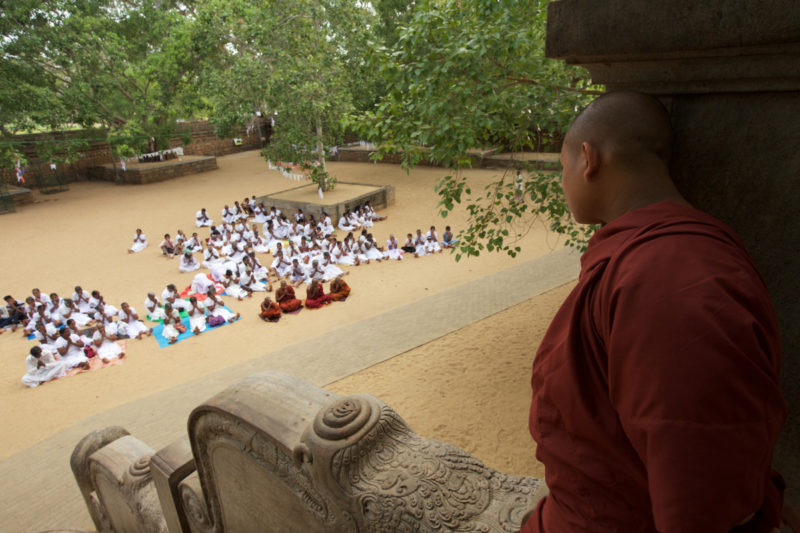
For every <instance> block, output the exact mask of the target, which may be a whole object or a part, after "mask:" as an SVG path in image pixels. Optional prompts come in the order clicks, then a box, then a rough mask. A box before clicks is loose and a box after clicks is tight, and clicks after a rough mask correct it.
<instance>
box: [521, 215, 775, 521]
mask: <svg viewBox="0 0 800 533" xmlns="http://www.w3.org/2000/svg"><path fill="white" fill-rule="evenodd" d="M779 359H780V346H779V337H778V330H777V323H776V318H775V314H774V310H773V308H772V304H771V302H770V299H769V295H768V294H767V290H766V287H765V285H764V282H763V281H762V279H761V277H760V276H759V274H758V273H757V271H756V268H755V266H754V264H753V262H752V260H751V259H750V257H749V256H748V254H747V252H746V251H745V249H744V247H743V245H742V243H741V242H740V241H739V239H738V237H737V236H736V235H735V234H734V233H733V231H732V230H731V229H730V228H729V227H727V226H726V225H724V224H723V223H721V222H719V221H717V220H716V219H714V218H712V217H711V216H709V215H706V214H704V213H702V212H700V211H697V210H695V209H693V208H691V207H687V206H683V205H679V204H676V203H672V202H659V203H656V204H653V205H649V206H646V207H642V208H639V209H636V210H634V211H631V212H629V213H626V214H625V215H623V216H621V217H619V218H617V219H616V220H614V221H612V222H611V223H609V224H607V225H606V226H604V227H602V228H601V229H599V230H598V231H597V233H596V234H595V235H594V237H592V239H591V240H590V241H589V246H588V249H587V250H586V252H585V253H584V254H583V256H582V257H581V273H580V277H579V279H578V283H577V285H576V287H575V288H574V289H573V291H572V293H571V294H570V295H569V296H568V297H567V299H566V301H565V302H564V304H563V305H562V307H561V308H560V309H559V311H558V313H557V314H556V316H555V318H554V319H553V322H552V323H551V325H550V327H549V329H548V331H547V333H546V335H545V337H544V339H543V340H542V343H541V345H540V347H539V350H538V352H537V354H536V358H535V360H534V363H533V376H532V380H531V385H532V389H533V398H532V401H531V410H530V419H529V427H530V431H531V435H532V436H533V438H534V440H536V442H537V449H536V457H537V458H538V459H539V460H540V461H541V462H542V463H543V464H544V466H545V480H546V482H547V485H548V487H549V489H550V495H549V496H547V497H546V498H545V499H543V500H542V501H541V502H539V505H538V507H537V508H536V511H535V512H534V513H533V514H532V515H531V516H530V518H529V519H528V520H527V521H526V523H525V525H524V527H523V529H522V531H523V532H525V533H533V532H537V533H538V532H546V533H562V532H570V533H571V532H593V533H595V532H625V533H634V532H655V531H659V532H663V533H673V532H680V533H694V532H708V531H719V532H723V531H725V532H727V531H729V530H731V528H732V527H733V526H734V525H736V524H738V523H740V522H741V521H742V520H744V519H745V517H747V516H748V515H749V514H750V513H752V512H755V511H757V510H759V512H758V513H757V514H756V517H755V518H754V519H753V520H751V521H750V522H749V523H748V524H747V526H746V527H743V528H741V529H738V528H737V529H735V530H734V531H748V532H762V531H769V530H770V529H771V527H772V526H773V525H775V524H777V514H778V513H779V512H780V506H781V503H782V489H780V488H779V487H780V485H781V482H780V480H779V476H777V478H776V480H777V481H775V480H774V479H773V476H774V475H775V474H774V472H772V471H771V468H770V464H771V460H772V448H773V446H774V444H775V442H776V440H777V438H778V434H779V432H780V429H781V426H782V425H783V422H784V420H785V417H786V404H785V402H784V400H783V397H782V395H781V391H780V389H779V386H778V368H779V362H780V361H779Z"/></svg>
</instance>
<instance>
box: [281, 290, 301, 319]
mask: <svg viewBox="0 0 800 533" xmlns="http://www.w3.org/2000/svg"><path fill="white" fill-rule="evenodd" d="M275 299H276V300H278V305H279V306H280V308H281V311H283V312H284V313H291V312H292V311H297V310H298V309H300V307H302V305H303V302H301V301H300V300H298V299H297V298H295V295H294V289H293V288H292V287H290V286H288V285H287V286H286V287H284V289H283V290H281V289H278V290H277V292H276V293H275Z"/></svg>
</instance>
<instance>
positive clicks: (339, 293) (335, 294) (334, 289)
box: [330, 279, 350, 302]
mask: <svg viewBox="0 0 800 533" xmlns="http://www.w3.org/2000/svg"><path fill="white" fill-rule="evenodd" d="M349 295H350V286H349V285H348V284H347V283H345V281H344V280H343V279H340V280H339V283H338V284H337V283H336V282H333V283H331V294H330V297H331V300H333V301H334V302H338V301H339V300H344V299H346V298H347V297H348V296H349Z"/></svg>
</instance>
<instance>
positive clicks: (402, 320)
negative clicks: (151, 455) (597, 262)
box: [0, 250, 579, 533]
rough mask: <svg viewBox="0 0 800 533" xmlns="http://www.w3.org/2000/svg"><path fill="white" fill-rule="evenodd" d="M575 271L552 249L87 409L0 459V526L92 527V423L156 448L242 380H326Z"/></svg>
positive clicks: (567, 257) (20, 530)
mask: <svg viewBox="0 0 800 533" xmlns="http://www.w3.org/2000/svg"><path fill="white" fill-rule="evenodd" d="M578 271H579V264H578V254H577V253H574V252H572V251H569V250H559V251H556V252H553V253H551V254H548V255H546V256H544V257H541V258H538V259H534V260H531V261H528V262H526V263H522V264H520V265H517V266H514V267H512V268H509V269H506V270H503V271H501V272H498V273H496V274H492V275H489V276H486V277H484V278H482V279H478V280H474V281H471V282H469V283H466V284H464V285H461V286H459V287H455V288H453V289H449V290H447V291H444V292H441V293H439V294H435V295H433V296H430V297H428V298H425V299H423V300H420V301H417V302H414V303H412V304H409V305H405V306H402V307H398V308H396V309H393V310H391V311H387V312H386V313H383V314H381V315H378V316H375V317H372V318H368V319H366V320H363V321H361V322H358V323H356V324H352V325H349V326H345V327H342V328H340V329H338V330H336V331H333V332H330V333H327V334H325V335H321V336H319V337H316V338H312V339H308V340H305V341H302V342H299V343H297V344H294V345H291V346H288V347H286V348H283V349H281V350H277V351H275V352H272V353H268V354H266V355H264V356H262V357H257V358H255V359H252V360H250V361H247V362H245V363H241V364H238V365H235V366H232V367H230V368H226V369H223V370H220V371H217V372H214V373H212V374H209V375H207V376H205V377H202V378H199V379H197V380H194V381H191V382H188V383H184V384H182V385H178V386H176V387H174V388H172V389H169V390H167V391H163V392H159V393H156V394H153V395H152V396H148V397H146V398H142V399H140V400H136V401H133V402H131V403H128V404H125V405H122V406H119V407H115V408H113V409H110V410H108V411H105V412H103V413H98V414H95V415H92V416H90V417H88V418H86V419H85V420H83V421H81V422H79V423H77V424H75V425H74V426H72V427H70V428H67V429H64V430H62V431H60V432H58V433H56V434H55V435H53V436H51V437H50V438H48V439H45V440H44V441H42V442H40V443H38V444H36V445H34V446H31V447H30V448H27V449H26V450H23V451H22V452H20V453H18V454H16V455H13V456H11V457H9V458H8V459H6V460H4V461H2V462H0V532H3V533H5V532H9V533H11V532H13V533H26V532H35V531H42V530H47V529H54V528H59V527H60V528H65V529H66V528H68V527H72V528H76V529H92V528H93V524H92V522H91V519H90V518H89V514H88V513H87V512H86V509H85V507H84V504H83V499H82V498H81V496H80V493H79V491H78V488H77V485H76V484H75V480H74V478H73V476H72V471H71V470H70V468H69V456H70V454H71V453H72V449H73V447H74V446H75V444H77V442H78V441H79V440H80V439H81V438H83V436H84V435H86V434H87V433H89V432H90V431H93V430H95V429H99V428H103V427H106V426H112V425H119V426H123V427H125V428H126V429H127V430H128V431H129V432H130V433H131V435H133V436H135V437H137V438H139V439H141V440H142V441H144V442H145V443H147V444H148V445H150V446H151V447H153V448H154V449H156V450H158V449H160V448H162V447H163V446H165V445H167V444H169V443H170V442H172V441H173V440H175V439H177V438H179V437H181V436H182V435H184V434H185V432H186V420H187V418H188V415H189V413H190V412H191V410H192V409H193V408H194V407H195V406H196V405H198V404H200V403H202V402H203V401H204V400H206V399H207V398H210V397H211V396H213V395H214V394H216V393H218V392H219V391H221V390H223V389H224V388H226V387H227V386H229V385H231V384H232V383H234V382H235V381H237V380H239V379H241V378H244V377H246V376H249V375H251V374H254V373H256V372H261V371H264V370H282V371H284V372H288V373H290V374H294V375H295V376H298V377H300V378H302V379H304V380H306V381H308V382H310V383H313V384H315V385H317V386H320V387H324V386H325V385H327V384H328V383H332V382H334V381H336V380H338V379H341V378H343V377H346V376H349V375H351V374H353V373H355V372H358V371H359V370H362V369H364V368H367V367H370V366H372V365H375V364H377V363H380V362H381V361H385V360H387V359H389V358H391V357H394V356H395V355H399V354H402V353H404V352H407V351H408V350H411V349H413V348H416V347H417V346H421V345H423V344H426V343H428V342H430V341H432V340H435V339H437V338H439V337H442V336H443V335H446V334H448V333H450V332H452V331H455V330H457V329H460V328H462V327H464V326H467V325H469V324H471V323H473V322H476V321H478V320H481V319H483V318H486V317H487V316H490V315H493V314H495V313H497V312H500V311H502V310H504V309H507V308H509V307H511V306H514V305H516V304H518V303H521V302H523V301H525V300H528V299H530V298H532V297H534V296H536V295H538V294H541V293H543V292H546V291H548V290H550V289H552V288H554V287H558V286H559V285H563V284H564V283H567V282H569V281H572V280H574V279H575V278H576V277H577V274H578ZM409 332H413V334H409ZM321 354H324V356H323V355H321Z"/></svg>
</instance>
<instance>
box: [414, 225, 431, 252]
mask: <svg viewBox="0 0 800 533" xmlns="http://www.w3.org/2000/svg"><path fill="white" fill-rule="evenodd" d="M414 255H415V256H416V257H421V256H423V255H428V241H427V239H426V238H425V236H424V235H422V230H419V229H418V230H417V233H416V234H415V235H414Z"/></svg>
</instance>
